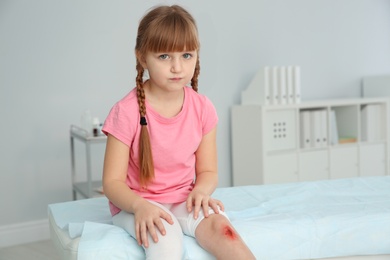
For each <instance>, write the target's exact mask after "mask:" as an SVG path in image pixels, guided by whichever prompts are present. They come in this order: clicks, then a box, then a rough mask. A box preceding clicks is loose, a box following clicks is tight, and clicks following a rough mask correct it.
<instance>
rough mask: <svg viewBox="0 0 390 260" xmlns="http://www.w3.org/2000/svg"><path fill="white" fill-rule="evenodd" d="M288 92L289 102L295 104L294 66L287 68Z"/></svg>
mask: <svg viewBox="0 0 390 260" xmlns="http://www.w3.org/2000/svg"><path fill="white" fill-rule="evenodd" d="M286 92H287V93H286V94H287V104H294V82H293V67H292V66H288V67H287V68H286Z"/></svg>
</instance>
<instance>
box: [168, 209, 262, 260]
mask: <svg viewBox="0 0 390 260" xmlns="http://www.w3.org/2000/svg"><path fill="white" fill-rule="evenodd" d="M171 211H172V213H173V214H174V215H175V216H176V218H177V219H178V220H179V223H180V225H181V227H182V230H183V232H184V234H186V235H188V236H192V237H195V238H196V240H197V241H198V243H199V244H200V245H201V246H202V247H203V248H204V249H205V250H207V251H208V252H210V253H211V254H212V255H213V256H215V257H216V258H217V259H223V260H229V259H232V260H233V259H234V260H236V259H240V260H241V259H242V260H249V259H256V258H255V257H254V255H253V254H252V252H251V251H250V250H249V248H248V247H247V245H246V244H245V243H244V241H243V240H242V239H241V237H240V235H239V234H238V233H237V231H236V230H235V229H234V228H233V226H232V224H231V223H230V221H229V219H228V217H227V215H226V213H224V212H222V211H220V213H219V214H215V213H214V211H213V210H212V209H211V208H210V210H209V214H210V215H209V217H207V218H205V217H204V215H203V211H199V216H198V219H196V220H195V219H194V216H193V214H192V213H188V212H187V208H186V203H185V202H184V203H181V204H174V205H173V206H172V207H171Z"/></svg>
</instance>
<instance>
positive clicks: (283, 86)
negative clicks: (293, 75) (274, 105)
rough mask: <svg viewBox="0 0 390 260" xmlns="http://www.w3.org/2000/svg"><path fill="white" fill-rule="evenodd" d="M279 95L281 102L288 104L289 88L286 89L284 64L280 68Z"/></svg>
mask: <svg viewBox="0 0 390 260" xmlns="http://www.w3.org/2000/svg"><path fill="white" fill-rule="evenodd" d="M277 82H278V94H279V95H278V96H279V104H281V105H284V104H287V90H286V68H285V67H284V66H282V67H279V68H278V81H277Z"/></svg>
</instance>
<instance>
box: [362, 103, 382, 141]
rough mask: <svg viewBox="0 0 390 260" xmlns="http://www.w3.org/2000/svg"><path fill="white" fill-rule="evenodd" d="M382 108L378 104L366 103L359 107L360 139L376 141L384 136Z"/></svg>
mask: <svg viewBox="0 0 390 260" xmlns="http://www.w3.org/2000/svg"><path fill="white" fill-rule="evenodd" d="M383 117H384V115H383V109H382V107H381V106H380V105H379V104H368V105H365V106H362V109H361V138H362V141H377V140H381V139H383V137H384V130H383V125H382V121H383Z"/></svg>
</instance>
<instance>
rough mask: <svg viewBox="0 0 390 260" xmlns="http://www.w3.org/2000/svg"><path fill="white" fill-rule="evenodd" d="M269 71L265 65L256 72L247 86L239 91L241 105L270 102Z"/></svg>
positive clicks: (267, 103)
mask: <svg viewBox="0 0 390 260" xmlns="http://www.w3.org/2000/svg"><path fill="white" fill-rule="evenodd" d="M270 71H271V70H270V68H269V67H268V66H266V67H264V68H262V69H260V70H259V71H258V72H257V73H256V75H255V77H254V78H253V79H252V81H251V82H250V84H249V86H248V88H247V89H246V90H244V91H242V93H241V103H242V104H243V105H270V104H271V85H270V76H271V72H270Z"/></svg>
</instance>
